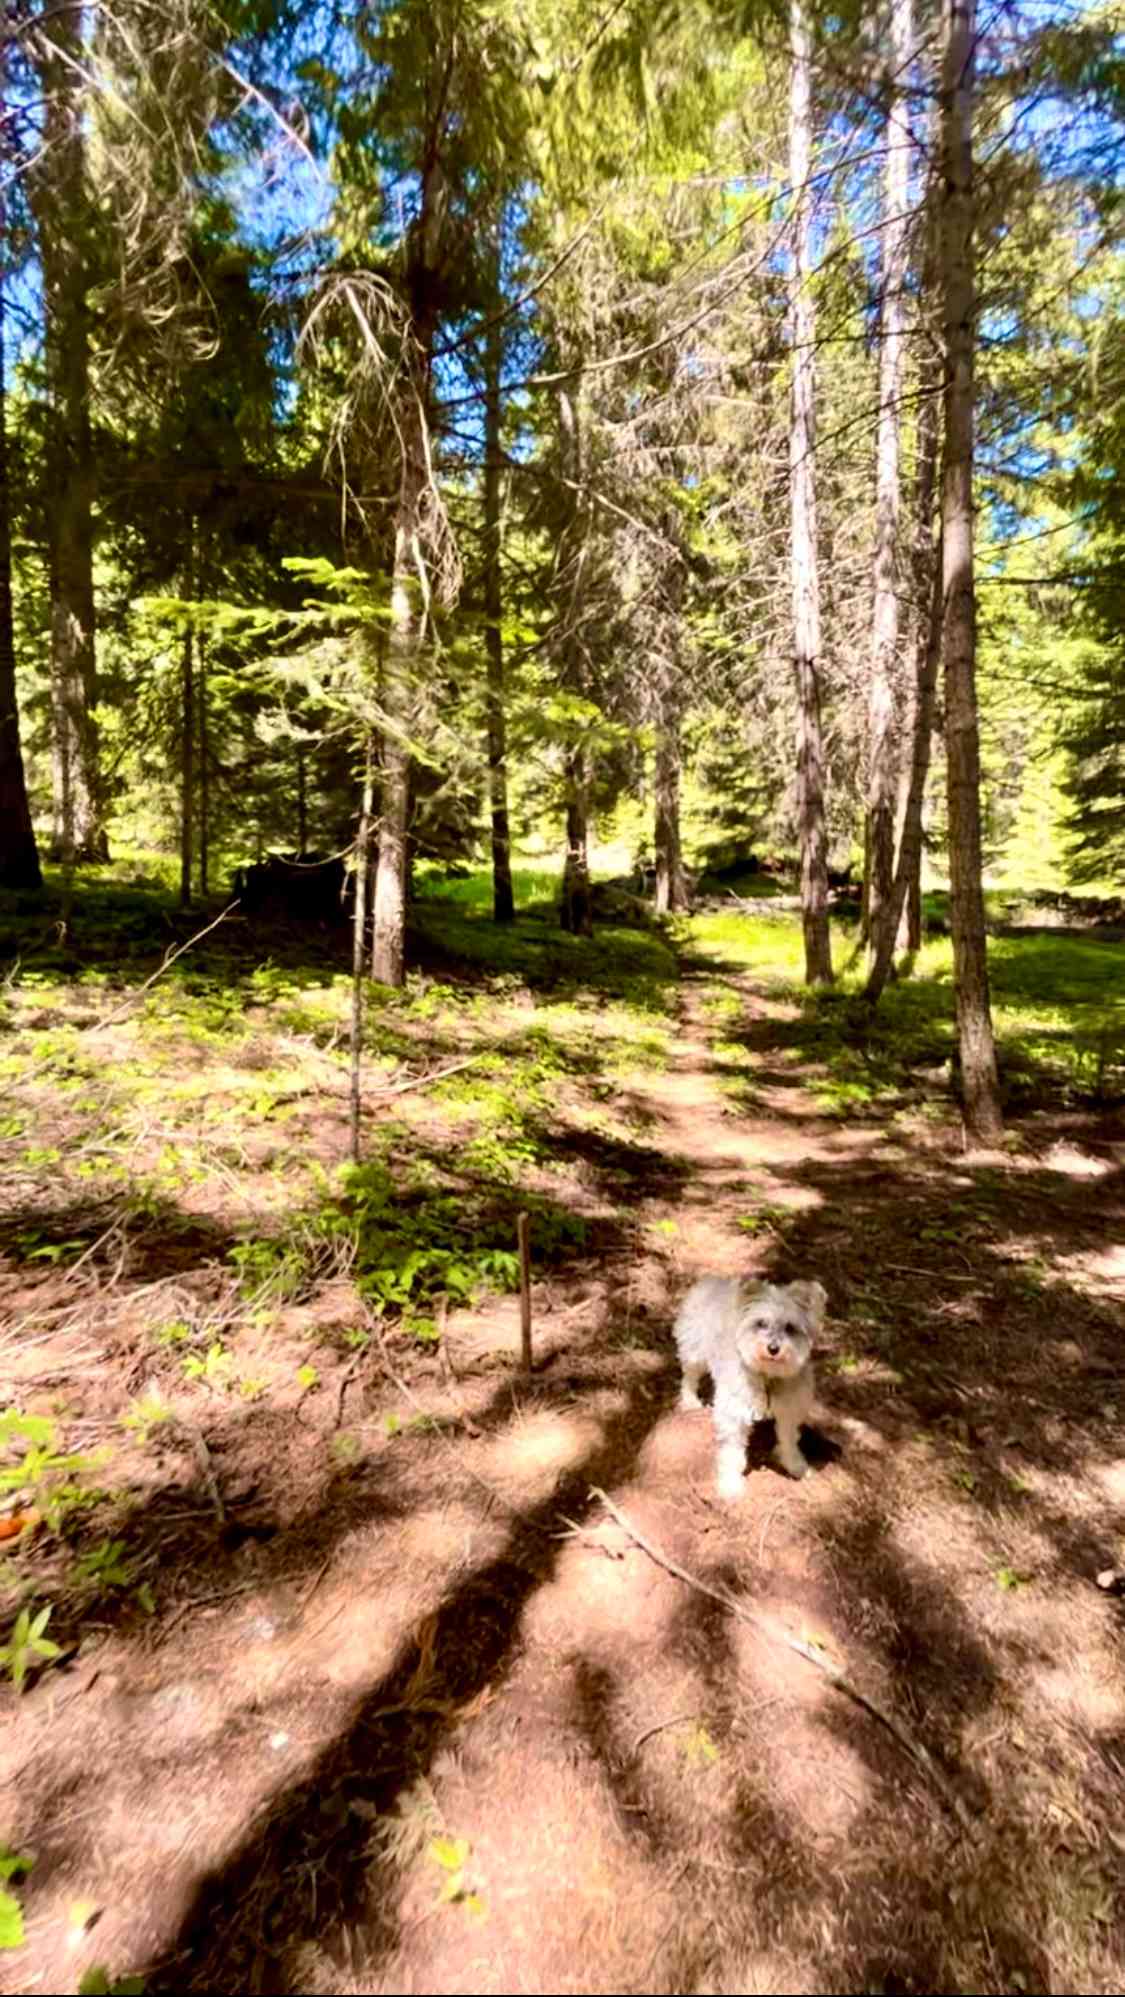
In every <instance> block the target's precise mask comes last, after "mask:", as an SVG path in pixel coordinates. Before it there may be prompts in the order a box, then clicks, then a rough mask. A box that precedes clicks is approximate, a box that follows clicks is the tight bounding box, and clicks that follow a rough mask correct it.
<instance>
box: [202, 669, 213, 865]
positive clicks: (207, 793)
mask: <svg viewBox="0 0 1125 1997" xmlns="http://www.w3.org/2000/svg"><path fill="white" fill-rule="evenodd" d="M210 863H211V782H210V772H209V770H208V767H207V648H206V645H205V644H204V643H203V642H202V640H201V641H200V646H199V893H200V896H201V898H203V899H206V895H207V888H208V880H207V875H208V869H209V867H210Z"/></svg>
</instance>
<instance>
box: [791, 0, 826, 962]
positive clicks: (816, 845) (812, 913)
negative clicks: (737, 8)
mask: <svg viewBox="0 0 1125 1997" xmlns="http://www.w3.org/2000/svg"><path fill="white" fill-rule="evenodd" d="M789 18H790V55H791V68H790V97H789V179H790V184H791V186H792V190H793V203H794V214H793V305H792V314H791V323H792V333H793V391H792V413H791V421H790V426H789V465H790V482H791V502H792V583H793V639H794V644H793V650H794V660H795V666H796V675H797V822H798V832H799V837H800V845H801V919H802V924H803V927H804V936H805V979H806V982H807V983H808V984H810V985H815V984H826V983H829V982H830V981H831V977H832V947H831V941H830V938H829V930H828V836H827V829H826V825H825V816H824V740H823V734H822V729H821V718H820V577H819V573H818V567H817V560H818V552H817V528H816V468H815V457H814V453H815V450H816V379H815V360H814V341H815V338H816V308H815V305H814V303H813V296H812V290H811V285H810V278H811V266H812V257H811V247H810V229H811V213H812V202H811V198H810V193H809V186H808V179H809V164H810V157H811V150H812V88H811V52H810V37H809V26H808V17H807V14H806V12H805V8H804V5H803V0H792V6H791V11H790V17H789Z"/></svg>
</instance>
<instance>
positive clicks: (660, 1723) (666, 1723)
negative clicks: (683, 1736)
mask: <svg viewBox="0 0 1125 1997" xmlns="http://www.w3.org/2000/svg"><path fill="white" fill-rule="evenodd" d="M698 1718H699V1714H698V1713H676V1714H675V1715H674V1716H673V1718H672V1719H670V1720H657V1722H656V1725H655V1726H652V1727H646V1728H645V1730H644V1732H643V1733H641V1734H638V1735H637V1738H636V1740H635V1741H634V1742H633V1745H632V1747H631V1748H630V1749H629V1759H630V1761H635V1760H636V1758H637V1756H638V1754H639V1753H640V1751H641V1749H642V1747H643V1746H644V1744H645V1742H646V1740H651V1739H652V1737H653V1735H654V1734H662V1733H665V1732H666V1731H667V1729H668V1728H669V1727H683V1726H686V1725H687V1723H688V1721H689V1720H697V1719H698Z"/></svg>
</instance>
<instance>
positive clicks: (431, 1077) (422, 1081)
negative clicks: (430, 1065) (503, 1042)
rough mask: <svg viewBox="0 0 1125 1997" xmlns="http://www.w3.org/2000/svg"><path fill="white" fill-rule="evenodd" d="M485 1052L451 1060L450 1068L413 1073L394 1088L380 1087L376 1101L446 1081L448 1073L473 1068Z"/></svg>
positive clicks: (403, 1094) (455, 1073)
mask: <svg viewBox="0 0 1125 1997" xmlns="http://www.w3.org/2000/svg"><path fill="white" fill-rule="evenodd" d="M483 1060H484V1055H483V1054H470V1055H469V1057H468V1059H467V1060H465V1061H451V1062H450V1065H449V1067H448V1068H435V1069H433V1070H432V1072H431V1073H430V1074H428V1075H411V1077H410V1079H409V1081H406V1082H397V1083H396V1084H395V1086H394V1088H393V1089H380V1091H379V1093H378V1095H377V1096H376V1097H375V1101H376V1102H386V1101H387V1100H388V1098H389V1097H391V1096H405V1095H407V1094H408V1093H409V1091H410V1090H411V1089H428V1088H429V1086H430V1084H431V1082H444V1081H445V1079H446V1076H447V1075H459V1074H460V1072H461V1070H462V1068H471V1067H472V1066H473V1063H474V1062H475V1061H483Z"/></svg>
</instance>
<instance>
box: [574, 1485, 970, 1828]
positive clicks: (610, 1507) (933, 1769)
mask: <svg viewBox="0 0 1125 1997" xmlns="http://www.w3.org/2000/svg"><path fill="white" fill-rule="evenodd" d="M590 1491H591V1495H592V1496H593V1497H595V1498H600V1499H601V1502H602V1504H603V1505H604V1506H605V1508H606V1510H607V1511H608V1512H609V1513H610V1515H611V1517H613V1518H615V1519H616V1520H617V1523H618V1525H619V1526H620V1527H621V1529H622V1531H623V1532H625V1533H627V1534H628V1536H629V1538H630V1539H631V1540H632V1541H633V1542H634V1544H635V1545H637V1546H639V1547H640V1549H641V1552H642V1553H647V1554H648V1557H649V1559H650V1560H654V1561H655V1562H656V1564H657V1566H658V1567H663V1568H664V1570H665V1572H666V1573H668V1574H674V1575H675V1577H676V1579H677V1581H683V1582H686V1584H687V1586H688V1587H689V1588H695V1589H696V1590H697V1592H698V1593H699V1594H701V1595H708V1596H710V1598H711V1600H712V1601H713V1602H719V1603H721V1604H722V1607H723V1608H724V1609H729V1610H730V1612H731V1614H732V1615H734V1616H738V1617H739V1618H740V1619H741V1621H742V1622H745V1623H749V1624H750V1627H751V1628H752V1629H756V1630H757V1631H758V1632H759V1634H760V1635H761V1636H764V1637H766V1638H767V1639H768V1640H769V1641H770V1642H771V1643H780V1644H783V1645H784V1646H785V1648H786V1649H787V1650H794V1651H796V1653H797V1656H798V1657H803V1658H804V1660H805V1662H806V1664H813V1665H815V1666H816V1669H817V1670H818V1671H822V1672H823V1673H824V1676H825V1677H826V1678H827V1679H828V1681H829V1683H830V1684H832V1685H834V1686H835V1687H836V1690H837V1691H838V1692H842V1693H843V1694H844V1696H845V1698H847V1699H851V1700H852V1701H853V1703H854V1704H855V1705H857V1706H861V1707H862V1708H863V1710H864V1712H867V1713H870V1714H871V1717H872V1719H876V1720H878V1721H879V1723H880V1725H881V1726H884V1727H886V1729H887V1732H888V1733H890V1734H893V1735H894V1738H895V1739H896V1740H897V1742H898V1744H899V1746H900V1747H901V1748H903V1749H904V1751H905V1752H906V1753H907V1754H908V1755H909V1756H910V1758H911V1760H912V1761H913V1762H915V1763H916V1765H917V1766H918V1767H919V1768H920V1769H922V1771H923V1773H924V1774H926V1775H928V1776H929V1778H930V1781H931V1782H932V1783H933V1785H934V1788H935V1789H936V1790H937V1792H938V1794H939V1795H940V1797H941V1799H942V1801H943V1802H944V1803H945V1804H946V1806H947V1807H948V1808H949V1809H950V1810H952V1812H953V1814H954V1816H955V1817H956V1818H957V1820H958V1822H959V1823H960V1824H961V1825H962V1827H963V1828H964V1829H965V1830H967V1831H971V1830H972V1828H973V1818H972V1814H971V1812H970V1810H969V1807H968V1805H967V1803H965V1801H964V1800H963V1798H962V1797H961V1796H959V1795H958V1793H957V1791H956V1789H955V1788H954V1787H953V1784H952V1783H951V1782H950V1781H949V1779H948V1777H947V1776H945V1775H943V1773H942V1771H941V1769H940V1768H939V1767H938V1765H937V1763H936V1761H935V1760H934V1758H933V1756H932V1754H931V1753H930V1751H929V1749H928V1748H927V1747H924V1746H923V1745H922V1742H921V1741H919V1740H915V1738H914V1736H913V1734H911V1733H909V1732H908V1731H907V1729H906V1727H904V1726H903V1724H902V1721H901V1720H898V1719H896V1718H895V1716H894V1714H893V1713H889V1712H888V1711H887V1709H886V1707H885V1706H881V1705H880V1704H879V1703H878V1701H877V1700H875V1699H872V1698H871V1697H870V1696H869V1694H868V1693H866V1692H861V1691H860V1689H859V1687H858V1685H854V1684H853V1683H852V1681H851V1679H850V1678H849V1677H848V1676H847V1675H846V1673H845V1672H843V1671H841V1669H840V1667H839V1665H838V1664H833V1662H832V1660H831V1658H829V1657H824V1656H822V1655H821V1654H820V1652H819V1651H817V1650H814V1648H813V1646H812V1644H811V1643H805V1642H803V1641H802V1639H801V1638H800V1637H797V1636H790V1635H789V1633H788V1631H787V1630H783V1629H778V1628H777V1627H776V1626H775V1625H774V1624H773V1623H771V1622H768V1621H767V1619H766V1618H765V1616H761V1615H758V1614H757V1613H756V1611H755V1610H753V1609H748V1608H747V1607H746V1606H745V1604H744V1603H742V1602H739V1601H736V1600H735V1598H734V1596H733V1595H728V1594H727V1593H726V1591H725V1589H723V1588H712V1587H711V1585H710V1583H709V1582H707V1581H701V1580H700V1579H699V1577H698V1576H697V1575H695V1574H689V1573H688V1570H687V1568H686V1567H681V1566H680V1565H679V1562H678V1561H675V1560H673V1559H671V1557H670V1556H669V1555H668V1554H667V1553H662V1552H661V1550H660V1548H659V1547H658V1546H654V1545H653V1543H652V1541H651V1540H650V1539H646V1538H645V1537H644V1534H643V1533H640V1532H638V1531H637V1528H636V1526H635V1525H634V1524H633V1523H632V1521H631V1520H630V1519H629V1518H627V1517H626V1515H625V1513H624V1512H623V1511H621V1510H620V1509H619V1508H618V1506H617V1505H615V1504H614V1502H613V1499H612V1498H611V1497H609V1496H608V1495H607V1494H606V1492H605V1491H602V1490H600V1489H599V1488H598V1486H597V1485H596V1484H592V1485H591V1486H590Z"/></svg>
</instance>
